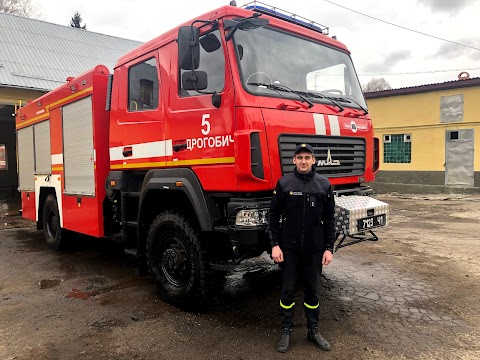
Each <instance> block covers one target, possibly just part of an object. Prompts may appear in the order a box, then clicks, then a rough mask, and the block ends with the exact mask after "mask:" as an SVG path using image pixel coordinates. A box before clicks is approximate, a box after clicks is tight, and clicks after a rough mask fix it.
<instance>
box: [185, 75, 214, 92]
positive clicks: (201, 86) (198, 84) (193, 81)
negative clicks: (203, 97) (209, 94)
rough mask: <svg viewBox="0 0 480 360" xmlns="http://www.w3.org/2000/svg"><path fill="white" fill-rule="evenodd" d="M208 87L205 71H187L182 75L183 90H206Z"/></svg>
mask: <svg viewBox="0 0 480 360" xmlns="http://www.w3.org/2000/svg"><path fill="white" fill-rule="evenodd" d="M207 87H208V81H207V73H206V72H205V71H185V72H184V73H183V74H182V88H184V89H185V90H205V89H206V88H207Z"/></svg>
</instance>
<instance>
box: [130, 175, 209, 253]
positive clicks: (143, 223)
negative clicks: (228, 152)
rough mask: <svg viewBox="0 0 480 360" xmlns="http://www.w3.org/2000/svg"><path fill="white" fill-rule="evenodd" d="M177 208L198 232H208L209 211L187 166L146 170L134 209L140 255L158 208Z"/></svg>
mask: <svg viewBox="0 0 480 360" xmlns="http://www.w3.org/2000/svg"><path fill="white" fill-rule="evenodd" d="M171 209H180V211H181V212H182V213H184V214H185V215H187V217H188V219H189V220H191V221H192V222H193V224H192V225H193V226H195V227H197V229H198V230H199V231H212V229H213V225H212V218H213V216H212V214H211V211H210V209H209V207H208V204H207V200H206V198H205V194H204V191H203V188H202V186H201V184H200V182H199V180H198V178H197V176H196V175H195V173H194V172H193V171H192V170H190V169H159V170H151V171H149V172H148V173H147V174H146V175H145V178H144V180H143V184H142V189H141V194H140V201H139V212H138V237H137V238H138V251H139V254H140V255H144V251H145V242H146V237H147V234H148V227H149V225H150V223H151V222H152V221H153V219H154V218H155V216H156V215H157V214H159V213H160V212H162V211H166V210H171Z"/></svg>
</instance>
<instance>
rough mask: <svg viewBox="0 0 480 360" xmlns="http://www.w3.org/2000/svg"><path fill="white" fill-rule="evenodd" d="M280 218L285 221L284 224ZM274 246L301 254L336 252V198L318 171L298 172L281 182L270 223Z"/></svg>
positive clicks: (274, 194) (274, 198)
mask: <svg viewBox="0 0 480 360" xmlns="http://www.w3.org/2000/svg"><path fill="white" fill-rule="evenodd" d="M280 219H281V220H282V221H281V222H280ZM268 233H269V236H270V242H271V245H272V247H273V246H275V245H280V248H282V249H293V250H300V251H319V250H325V249H329V250H332V249H333V246H334V244H335V240H336V235H335V198H334V196H333V191H332V185H331V184H330V181H328V179H327V178H326V177H324V176H322V175H319V174H317V173H316V172H315V167H312V170H311V171H310V172H309V173H307V174H302V173H300V172H298V171H297V169H296V168H295V171H294V172H293V173H290V174H287V175H285V176H283V177H282V178H281V179H280V180H278V183H277V186H276V187H275V190H274V192H273V197H272V202H271V206H270V214H269V221H268Z"/></svg>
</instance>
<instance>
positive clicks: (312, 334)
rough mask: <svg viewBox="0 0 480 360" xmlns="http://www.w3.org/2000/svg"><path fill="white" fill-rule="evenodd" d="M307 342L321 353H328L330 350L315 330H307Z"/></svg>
mask: <svg viewBox="0 0 480 360" xmlns="http://www.w3.org/2000/svg"><path fill="white" fill-rule="evenodd" d="M307 340H308V341H310V342H312V343H313V344H314V345H315V346H316V347H318V348H320V349H322V350H323V351H330V349H331V348H332V347H331V346H330V343H329V342H328V341H327V340H325V339H324V338H323V337H322V335H320V334H319V333H318V329H316V328H313V329H308V332H307Z"/></svg>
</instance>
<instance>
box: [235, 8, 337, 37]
mask: <svg viewBox="0 0 480 360" xmlns="http://www.w3.org/2000/svg"><path fill="white" fill-rule="evenodd" d="M243 8H244V9H246V10H252V11H256V12H259V13H262V14H265V15H270V16H273V17H276V18H277V19H282V20H285V21H288V22H291V23H293V24H296V25H300V26H303V27H305V28H308V29H310V30H313V31H317V32H319V33H322V34H324V35H328V26H325V25H321V24H319V23H317V22H315V21H312V20H309V19H306V18H304V17H302V16H299V15H297V14H294V13H291V12H289V11H286V10H283V9H279V8H277V7H275V6H272V5H268V4H265V3H262V2H260V1H252V2H249V3H247V4H245V5H244V6H243Z"/></svg>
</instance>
